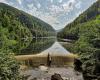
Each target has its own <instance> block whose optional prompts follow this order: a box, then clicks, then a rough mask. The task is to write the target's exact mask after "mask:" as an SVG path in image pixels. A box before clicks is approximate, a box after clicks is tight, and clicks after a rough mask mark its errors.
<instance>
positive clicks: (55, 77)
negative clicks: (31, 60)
mask: <svg viewBox="0 0 100 80" xmlns="http://www.w3.org/2000/svg"><path fill="white" fill-rule="evenodd" d="M51 80H63V79H62V77H61V75H60V74H57V73H55V74H54V75H52V76H51Z"/></svg>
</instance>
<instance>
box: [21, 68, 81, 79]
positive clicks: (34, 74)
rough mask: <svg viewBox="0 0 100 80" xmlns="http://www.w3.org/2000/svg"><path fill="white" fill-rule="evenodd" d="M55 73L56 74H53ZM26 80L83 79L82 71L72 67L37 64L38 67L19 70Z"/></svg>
mask: <svg viewBox="0 0 100 80" xmlns="http://www.w3.org/2000/svg"><path fill="white" fill-rule="evenodd" d="M55 74H56V75H55ZM21 75H24V76H25V77H26V78H27V79H26V80H55V79H53V78H55V77H56V76H58V78H59V79H56V80H83V76H82V73H80V72H76V71H75V70H74V69H73V67H51V68H48V67H46V66H39V68H34V69H27V70H23V71H21Z"/></svg>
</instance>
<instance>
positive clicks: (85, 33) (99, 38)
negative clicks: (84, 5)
mask: <svg viewBox="0 0 100 80" xmlns="http://www.w3.org/2000/svg"><path fill="white" fill-rule="evenodd" d="M58 38H59V39H70V40H73V41H74V42H73V43H72V46H71V47H70V48H68V49H69V50H70V51H71V52H72V53H76V54H78V55H79V56H80V60H81V61H82V63H83V64H82V68H83V75H84V77H85V80H94V79H97V80H99V79H100V0H98V1H97V2H96V3H94V4H93V5H92V6H91V7H89V8H88V9H87V10H86V11H85V12H83V13H82V14H81V15H79V17H77V18H76V19H75V20H74V21H73V22H72V23H69V24H68V25H67V26H66V27H65V28H64V29H63V30H62V31H61V32H59V33H58Z"/></svg>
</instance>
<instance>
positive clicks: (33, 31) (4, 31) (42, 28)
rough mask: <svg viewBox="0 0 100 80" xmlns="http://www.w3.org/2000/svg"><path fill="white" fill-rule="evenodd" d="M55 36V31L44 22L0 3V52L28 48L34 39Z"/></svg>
mask: <svg viewBox="0 0 100 80" xmlns="http://www.w3.org/2000/svg"><path fill="white" fill-rule="evenodd" d="M49 36H55V30H54V29H53V28H52V27H51V26H50V25H49V24H47V23H45V22H43V21H42V20H40V19H38V18H36V17H34V16H31V15H29V14H27V13H25V12H23V11H20V10H18V9H16V8H13V7H11V6H9V5H7V4H4V3H0V50H9V49H10V50H13V51H14V52H18V51H19V50H21V49H23V48H25V47H27V46H28V45H29V44H30V42H31V40H32V37H49Z"/></svg>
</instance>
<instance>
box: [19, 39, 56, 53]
mask: <svg viewBox="0 0 100 80" xmlns="http://www.w3.org/2000/svg"><path fill="white" fill-rule="evenodd" d="M54 42H55V38H38V39H34V38H33V40H32V42H31V43H30V44H29V46H28V47H26V48H24V49H22V50H21V51H20V52H19V53H18V54H19V55H29V54H37V53H40V52H42V51H44V50H46V49H48V48H49V47H50V46H52V44H53V43H54Z"/></svg>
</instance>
